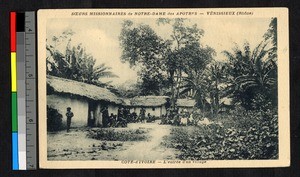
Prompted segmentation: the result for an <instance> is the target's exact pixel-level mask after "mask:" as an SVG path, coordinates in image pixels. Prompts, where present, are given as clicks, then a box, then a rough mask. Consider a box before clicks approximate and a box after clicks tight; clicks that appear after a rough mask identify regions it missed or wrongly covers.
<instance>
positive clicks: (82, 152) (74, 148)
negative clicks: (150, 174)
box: [47, 123, 178, 160]
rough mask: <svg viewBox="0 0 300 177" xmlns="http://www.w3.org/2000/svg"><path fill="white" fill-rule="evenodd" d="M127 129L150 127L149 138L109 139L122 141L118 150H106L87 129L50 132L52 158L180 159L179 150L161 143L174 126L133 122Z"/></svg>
mask: <svg viewBox="0 0 300 177" xmlns="http://www.w3.org/2000/svg"><path fill="white" fill-rule="evenodd" d="M124 129H147V130H148V133H147V135H148V136H149V138H148V139H147V140H145V141H125V142H120V141H115V142H112V141H107V143H108V144H112V143H115V144H117V143H122V146H118V147H117V148H116V149H109V150H102V149H101V148H100V146H101V144H102V142H103V141H100V140H95V139H91V138H87V137H86V134H87V131H81V130H79V131H75V130H72V131H71V132H70V133H66V132H65V131H62V132H58V133H56V134H50V133H49V134H48V137H47V138H48V159H49V160H168V159H172V160H174V159H176V153H178V152H176V150H175V149H172V148H167V147H165V146H164V145H162V144H161V143H162V142H163V137H164V136H167V135H169V134H170V130H171V126H170V125H159V124H158V123H132V124H128V127H127V128H124Z"/></svg>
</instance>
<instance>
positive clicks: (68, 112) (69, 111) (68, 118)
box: [66, 107, 74, 132]
mask: <svg viewBox="0 0 300 177" xmlns="http://www.w3.org/2000/svg"><path fill="white" fill-rule="evenodd" d="M66 116H67V132H69V131H70V127H71V120H72V117H73V116H74V114H73V112H71V108H70V107H67V113H66Z"/></svg>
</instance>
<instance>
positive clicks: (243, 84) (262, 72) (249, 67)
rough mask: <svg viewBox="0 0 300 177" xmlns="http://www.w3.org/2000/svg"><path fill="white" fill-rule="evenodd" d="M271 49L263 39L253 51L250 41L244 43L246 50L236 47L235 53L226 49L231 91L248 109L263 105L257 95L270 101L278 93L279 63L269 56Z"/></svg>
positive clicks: (265, 100)
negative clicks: (257, 101)
mask: <svg viewBox="0 0 300 177" xmlns="http://www.w3.org/2000/svg"><path fill="white" fill-rule="evenodd" d="M270 50H271V49H268V42H266V41H263V42H261V43H260V44H259V45H258V46H257V47H256V48H255V49H254V50H253V52H251V50H250V45H249V44H248V43H245V44H244V51H242V50H240V49H239V48H235V49H234V53H233V54H232V53H230V52H228V51H224V54H225V55H226V56H227V58H228V59H229V66H230V67H229V71H228V72H229V73H230V75H231V93H233V97H234V98H235V99H236V100H237V101H240V102H241V104H242V106H244V107H245V108H246V109H255V108H257V107H260V106H262V105H260V104H262V103H256V97H257V96H263V97H264V98H263V100H264V102H269V101H270V100H272V98H271V97H274V96H275V95H276V92H275V91H276V88H277V64H276V62H275V61H273V58H270V57H269V52H270ZM272 50H273V49H272Z"/></svg>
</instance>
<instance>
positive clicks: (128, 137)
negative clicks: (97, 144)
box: [87, 128, 147, 141]
mask: <svg viewBox="0 0 300 177" xmlns="http://www.w3.org/2000/svg"><path fill="white" fill-rule="evenodd" d="M146 133H147V131H146V130H143V129H136V130H117V131H116V130H115V129H105V128H94V129H90V130H89V132H88V134H87V137H89V138H93V139H97V140H106V141H143V140H146V139H147V136H146Z"/></svg>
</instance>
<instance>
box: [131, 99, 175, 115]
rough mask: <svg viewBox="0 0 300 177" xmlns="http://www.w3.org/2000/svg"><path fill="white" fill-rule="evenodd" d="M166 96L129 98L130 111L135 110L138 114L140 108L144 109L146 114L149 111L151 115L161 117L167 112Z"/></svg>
mask: <svg viewBox="0 0 300 177" xmlns="http://www.w3.org/2000/svg"><path fill="white" fill-rule="evenodd" d="M168 99H169V97H167V96H139V97H134V98H132V99H131V100H130V105H131V111H135V112H136V113H137V114H138V115H139V113H140V110H141V108H144V109H145V110H146V115H147V114H148V113H150V115H152V116H156V117H161V116H162V115H165V114H166V113H167V110H166V103H167V100H168Z"/></svg>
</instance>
